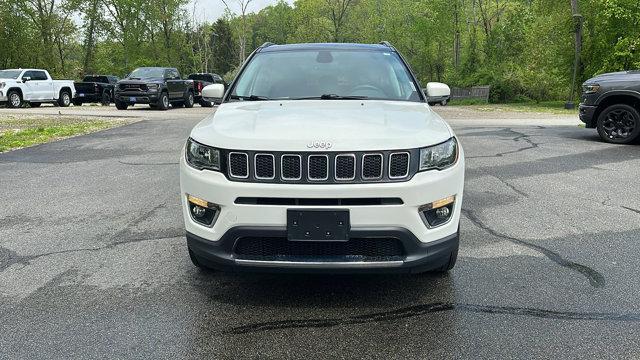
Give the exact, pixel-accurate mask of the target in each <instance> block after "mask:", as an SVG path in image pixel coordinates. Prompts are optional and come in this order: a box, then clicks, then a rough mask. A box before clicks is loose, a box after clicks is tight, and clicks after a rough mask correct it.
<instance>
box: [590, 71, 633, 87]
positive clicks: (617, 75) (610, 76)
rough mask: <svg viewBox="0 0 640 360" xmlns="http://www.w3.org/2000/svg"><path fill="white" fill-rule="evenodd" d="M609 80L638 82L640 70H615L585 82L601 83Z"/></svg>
mask: <svg viewBox="0 0 640 360" xmlns="http://www.w3.org/2000/svg"><path fill="white" fill-rule="evenodd" d="M607 81H615V82H619V81H634V82H637V81H640V70H631V71H619V72H613V73H606V74H600V75H597V76H595V77H593V78H591V79H589V80H587V81H585V84H594V83H601V82H607Z"/></svg>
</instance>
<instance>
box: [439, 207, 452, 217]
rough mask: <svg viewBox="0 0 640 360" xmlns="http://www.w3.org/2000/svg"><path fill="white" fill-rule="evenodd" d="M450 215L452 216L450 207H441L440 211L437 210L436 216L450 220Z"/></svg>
mask: <svg viewBox="0 0 640 360" xmlns="http://www.w3.org/2000/svg"><path fill="white" fill-rule="evenodd" d="M449 214H451V211H450V210H449V208H448V207H441V208H439V209H436V216H437V217H439V218H440V219H446V218H448V217H449Z"/></svg>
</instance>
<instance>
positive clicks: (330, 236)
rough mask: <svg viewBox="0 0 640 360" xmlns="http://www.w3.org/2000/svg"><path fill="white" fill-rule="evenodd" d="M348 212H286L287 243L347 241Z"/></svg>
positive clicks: (349, 224)
mask: <svg viewBox="0 0 640 360" xmlns="http://www.w3.org/2000/svg"><path fill="white" fill-rule="evenodd" d="M350 230H351V222H350V216H349V210H325V209H322V210H314V209H304V210H301V209H288V210H287V238H288V239H289V241H349V231H350Z"/></svg>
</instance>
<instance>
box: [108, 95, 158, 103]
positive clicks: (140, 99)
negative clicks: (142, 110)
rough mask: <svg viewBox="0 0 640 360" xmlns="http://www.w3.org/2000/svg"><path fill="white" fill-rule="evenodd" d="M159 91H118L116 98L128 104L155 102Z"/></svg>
mask: <svg viewBox="0 0 640 360" xmlns="http://www.w3.org/2000/svg"><path fill="white" fill-rule="evenodd" d="M158 95H159V93H148V92H117V93H116V94H115V99H116V100H118V101H120V102H123V103H127V104H155V103H157V102H158Z"/></svg>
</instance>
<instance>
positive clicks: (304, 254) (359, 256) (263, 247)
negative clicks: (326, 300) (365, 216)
mask: <svg viewBox="0 0 640 360" xmlns="http://www.w3.org/2000/svg"><path fill="white" fill-rule="evenodd" d="M235 253H236V254H237V255H238V258H240V259H247V260H263V261H269V260H281V261H286V260H289V261H293V260H297V261H304V260H307V261H313V260H316V259H319V258H321V259H323V260H329V261H330V260H334V261H397V260H402V258H403V255H404V250H403V247H402V243H401V242H400V241H399V240H397V239H392V238H381V239H357V238H356V239H351V240H349V241H346V242H331V241H327V242H296V241H289V240H287V239H286V238H280V237H264V238H263V237H246V238H241V239H240V240H238V242H237V244H236V249H235Z"/></svg>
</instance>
